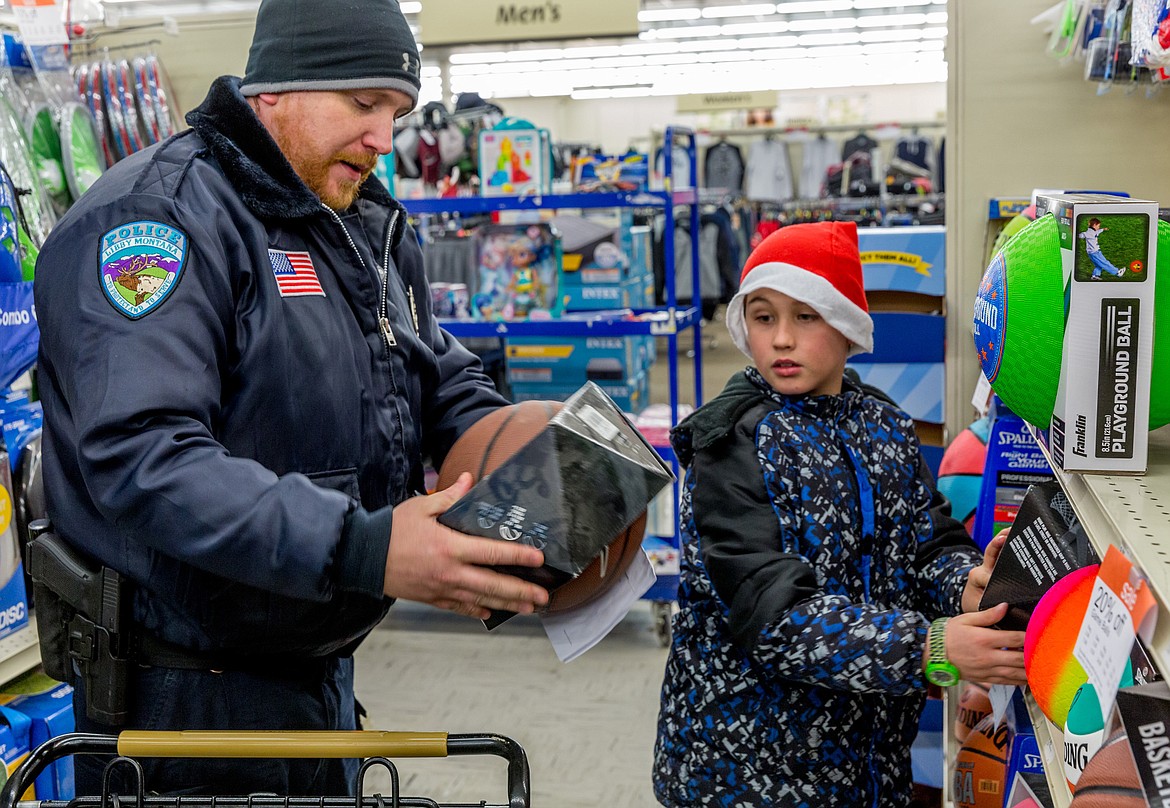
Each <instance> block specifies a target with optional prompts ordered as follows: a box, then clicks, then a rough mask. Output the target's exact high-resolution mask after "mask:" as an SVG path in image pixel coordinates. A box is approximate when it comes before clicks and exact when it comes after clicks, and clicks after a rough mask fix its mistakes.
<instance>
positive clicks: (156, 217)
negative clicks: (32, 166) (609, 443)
mask: <svg viewBox="0 0 1170 808" xmlns="http://www.w3.org/2000/svg"><path fill="white" fill-rule="evenodd" d="M238 88H239V80H238V79H236V78H233V77H223V78H221V79H218V80H217V81H216V82H215V83H214V84H213V85H212V88H211V90H210V92H209V94H208V96H207V99H206V100H205V101H204V102H203V104H202V105H201V106H200V107H199V108H198V109H196V110H194V111H193V112H192V113H191V114H189V115H188V117H187V120H188V123H190V125H191V127H192V129H190V130H187V131H185V132H183V133H180V134H178V135H176V136H174V137H172V138H170V139H168V140H167V141H165V142H163V143H161V144H159V145H158V146H155V147H152V148H149V149H146V150H145V151H142V152H140V153H138V154H135V155H133V156H131V157H129V158H127V159H126V160H123V161H122V162H120V163H118V164H116V165H115V166H113V167H112V168H111V169H110V170H109V171H108V172H107V173H106V174H105V175H104V176H103V177H102V178H101V179H100V180H99V181H98V182H97V183H96V184H95V185H94V186H93V187H92V188H91V189H90V190H89V191H88V192H87V193H86V195H85V196H84V197H83V198H82V199H81V200H79V201H78V203H77V204H76V205H75V206H74V207H73V208H71V209H70V211H69V212H68V213H67V214H66V215H65V216H64V217H63V218H62V219H61V221H60V222H59V223H58V224H57V226H56V227H55V228H54V230H53V232H52V235H51V236H50V238H49V239H48V240H47V241H46V243H45V245H44V248H43V250H42V251H41V254H40V259H39V262H38V265H37V273H36V284H35V293H36V306H37V312H38V315H39V323H40V329H41V347H40V356H39V361H38V366H39V385H40V394H41V397H42V400H43V402H44V410H45V431H44V483H45V491H46V497H47V506H48V511H49V515H50V518H51V519H52V522H53V525H54V528H55V530H56V531H57V532H58V533H59V534H60V535H62V536H63V537H64V538H65V539H66V540H67V541H68V542H70V543H71V544H73V545H75V546H76V547H77V548H79V549H81V550H82V551H84V552H85V553H87V554H89V555H90V556H91V557H93V558H95V559H97V560H100V561H101V562H102V563H104V564H106V565H108V566H110V567H113V568H114V569H117V570H118V571H120V572H122V573H123V574H125V575H127V576H128V577H129V578H130V579H131V581H132V582H133V583H134V596H133V606H134V608H133V611H134V617H135V620H136V621H137V623H138V624H139V625H140V627H141V628H142V629H144V630H145V631H146V632H148V633H150V634H152V635H154V636H156V637H157V638H159V639H161V640H163V641H165V642H169V643H173V644H177V645H180V646H182V647H184V648H187V649H192V650H195V651H203V652H214V653H216V654H221V655H222V654H228V655H236V656H238V657H240V658H246V657H255V656H262V655H286V654H292V655H298V656H304V655H307V656H325V655H330V654H335V653H339V652H348V650H350V649H352V648H353V647H354V646H355V645H356V643H357V642H359V641H360V639H361V638H362V637H364V636H365V635H366V633H368V632H369V631H370V629H371V628H372V627H373V626H374V625H376V624H377V623H378V621H379V620H380V619H381V618H382V617H384V616H385V613H386V610H387V608H388V607H389V605H390V601H389V600H388V599H387V598H385V597H384V596H383V579H384V571H385V563H386V556H387V548H388V546H389V536H390V528H391V523H392V518H393V514H392V508H393V506H394V505H396V504H397V503H400V502H402V501H403V500H404V499H406V498H408V497H410V496H411V495H413V494H415V493H417V492H420V491H422V490H423V487H424V483H423V458H424V457H427V456H429V457H430V458H431V459H432V460H433V462H434V463H436V464H440V463H441V462H442V460H443V458H444V457H445V455H446V453H447V451H448V450H449V449H450V446H451V444H452V443H454V441H455V439H456V438H457V437H458V436H459V435H460V434H461V433H462V432H463V430H465V429H466V428H467V427H468V426H470V425H471V424H472V423H474V422H475V421H476V420H478V419H479V418H480V417H482V416H483V415H484V414H486V413H487V412H490V411H491V410H493V409H495V408H497V407H499V406H502V405H504V404H506V403H507V402H506V401H505V400H504V399H503V398H501V397H500V396H499V394H498V393H497V392H496V391H495V389H494V387H493V385H492V383H491V380H490V379H489V378H488V377H487V376H486V375H485V374H484V373H483V370H482V367H481V365H480V364H479V361H478V359H477V358H476V357H475V356H474V355H473V354H471V353H469V352H468V351H467V350H466V349H464V348H463V347H462V346H460V345H459V344H458V343H457V342H456V341H455V340H454V339H453V338H452V337H451V336H450V335H449V334H448V333H446V332H445V331H444V330H443V329H442V328H440V326H439V325H438V323H437V322H436V320H435V318H434V316H433V314H432V311H431V305H430V299H431V298H430V291H429V288H428V285H427V281H426V278H425V276H424V273H423V261H422V253H421V250H420V248H419V245H418V241H417V238H416V237H415V234H414V232H413V231H412V229H411V228H410V227H409V226H408V224H407V221H406V216H405V212H404V211H403V208H402V206H401V205H399V204H398V203H397V202H396V201H394V200H393V199H392V198H391V197H390V196H389V194H388V193H387V192H386V190H385V188H384V187H383V186H382V185H381V184H380V183H379V182H378V181H377V180H376V179H373V178H371V179H370V180H368V181H367V182H366V183H365V184H364V185H363V187H362V189H361V193H360V195H359V198H358V200H357V201H356V202H355V204H354V206H353V207H352V208H350V209H349V210H347V211H345V212H344V213H343V214H337V213H335V212H333V211H331V210H330V209H328V208H326V207H325V206H324V205H322V203H321V202H320V200H319V199H318V198H317V197H316V196H315V195H314V194H313V193H312V192H311V191H310V190H309V189H308V187H307V186H305V185H304V183H302V182H301V180H300V179H299V178H298V177H297V175H296V174H295V173H294V171H293V169H292V167H291V166H290V164H289V163H288V162H287V160H286V159H285V158H284V156H283V154H282V153H281V152H280V151H279V149H278V147H277V146H276V144H275V142H274V141H273V140H272V139H271V138H270V137H269V135H268V134H267V131H266V130H265V129H264V128H263V126H262V125H261V124H260V122H259V120H258V119H257V118H256V117H255V115H254V114H253V112H252V110H251V108H250V107H249V106H248V105H247V102H246V101H245V100H244V98H243V96H241V95H240V93H239V89H238ZM319 125H321V126H327V125H328V122H326V121H322V122H320V124H319ZM314 276H315V278H314Z"/></svg>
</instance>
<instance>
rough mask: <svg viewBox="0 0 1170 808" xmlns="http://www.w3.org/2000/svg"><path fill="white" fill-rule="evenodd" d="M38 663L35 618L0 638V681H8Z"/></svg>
mask: <svg viewBox="0 0 1170 808" xmlns="http://www.w3.org/2000/svg"><path fill="white" fill-rule="evenodd" d="M39 664H41V649H40V643H39V640H38V637H37V624H36V621H35V620H32V619H30V620H29V622H28V625H27V626H25V627H24V628H21V629H17V630H16V631H14V632H13V633H12V634H9V635H8V636H7V637H4V638H2V639H0V683H3V682H10V681H12V680H13V679H15V678H16V677H17V676H20V675H21V674H22V673H27V672H28V671H30V670H32V669H33V668H35V667H36V666H37V665H39Z"/></svg>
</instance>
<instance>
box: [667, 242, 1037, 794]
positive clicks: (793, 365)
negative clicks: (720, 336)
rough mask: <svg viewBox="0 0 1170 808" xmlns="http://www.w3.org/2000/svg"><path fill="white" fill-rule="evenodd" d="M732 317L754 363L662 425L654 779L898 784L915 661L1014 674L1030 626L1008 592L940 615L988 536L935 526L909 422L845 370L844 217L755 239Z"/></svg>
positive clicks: (688, 786)
mask: <svg viewBox="0 0 1170 808" xmlns="http://www.w3.org/2000/svg"><path fill="white" fill-rule="evenodd" d="M727 327H728V330H729V331H730V332H731V337H732V340H733V341H734V342H735V344H736V346H737V347H739V349H740V350H741V351H743V352H744V353H745V354H747V355H748V356H750V357H751V359H752V362H753V365H754V367H749V368H747V369H746V370H745V371H744V372H743V373H741V374H737V375H736V376H734V377H732V379H731V381H730V382H729V383H728V385H727V387H726V388H725V389H724V391H723V393H722V394H720V395H719V396H718V397H717V398H715V399H714V400H712V401H711V402H709V403H708V404H706V405H705V406H703V407H701V408H700V409H699V410H698V411H696V412H695V413H694V414H693V415H692V416H690V417H689V418H687V419H686V420H685V421H684V422H683V423H682V424H680V425H679V426H678V427H677V428H676V429H675V431H674V434H673V435H672V441H673V444H674V447H675V451H676V452H677V453H678V456H679V460H680V462H682V463H683V465H685V466H687V467H688V473H687V481H686V486H685V490H684V493H683V498H682V503H681V514H680V519H681V524H682V529H683V546H684V550H683V565H682V578H681V588H680V591H679V607H680V612H679V614H678V615H677V617H676V618H675V622H674V640H673V645H672V648H671V653H670V657H669V660H668V663H667V669H666V679H665V682H664V685H663V691H662V707H661V712H660V714H659V727H658V742H657V744H656V747H655V770H654V786H655V793H656V795H657V797H658V799H659V801H660V802H662V803H663V804H664V805H667V806H672V807H674V808H681V806H695V805H718V806H745V805H751V806H785V807H786V808H787V806H806V805H807V806H815V808H831V807H832V806H889V805H906V804H908V803H909V800H910V791H911V782H910V781H911V777H910V744H911V741H912V740H913V738H914V734H915V732H916V731H917V728H918V716H919V713H920V712H921V710H922V705H923V699H924V697H925V692H926V681H927V680H926V677H925V676H924V668H925V669H926V671H927V672H929V673H930V674H931V681H934V682H936V683H940V684H941V683H944V682H946V681H947V680H948V679H950V678H957V677H958V675H962V676H963V677H964V678H968V679H973V680H980V681H993V682H1007V683H1011V684H1022V683H1024V681H1025V680H1024V666H1023V654H1022V652H1021V651H1020V650H1019V649H1020V648H1021V647H1022V646H1023V643H1024V635H1023V633H1022V632H1003V631H997V630H994V629H992V628H991V626H992V625H994V623H995V622H997V621H998V620H999V619H1000V618H1001V617H1002V616H1003V613H1004V610H1005V606H1004V605H1002V604H1001V605H1000V606H997V607H996V608H994V609H989V610H987V611H985V612H977V613H974V614H966V615H963V616H960V617H956V618H953V619H951V620H950V622H949V624H948V623H947V622H946V618H945V617H944V615H949V614H954V613H957V612H959V611H973V610H974V609H975V608H977V604H978V602H979V598H980V596H981V594H982V589H983V587H984V586H986V583H987V578H988V577H989V576H990V572H991V568H992V567H993V566H994V564H995V558H996V557H997V556H998V552H999V547H1001V546H1002V539H1000V540H998V541H996V542H993V544H992V546H991V547H990V548H989V549H988V552H987V555H986V556H985V558H984V560H983V563H982V564H981V563H980V556H979V553H978V551H977V550H976V549H975V548H974V546H973V545H972V544H971V543H970V540H969V539H968V538H967V537H966V535H965V534H964V533H963V532H962V529H961V527H960V528H959V529H958V531H957V532H955V533H947V534H946V535H943V534H944V533H946V532H945V531H940V532H939V534H937V535H936V532H935V531H934V529H933V523H932V513H931V510H930V509H931V506H932V492H931V490H930V489H929V488H928V487H927V484H926V483H925V482H923V479H924V477H923V475H922V472H921V470H920V463H921V462H922V461H921V456H920V453H919V450H918V443H917V440H916V438H915V434H914V427H913V422H912V421H911V420H910V418H909V417H908V416H907V415H906V414H905V413H903V412H901V411H900V410H898V409H897V408H896V407H894V406H892V405H891V404H890V403H889V402H888V401H885V400H882V399H879V398H878V397H876V396H874V395H872V394H869V393H867V392H866V391H865V390H863V389H862V388H861V387H859V386H857V385H855V384H854V383H853V382H852V381H849V380H847V379H846V378H845V377H844V369H845V361H846V359H847V357H848V356H850V355H851V354H854V353H862V352H868V351H871V350H872V348H873V323H872V321H871V320H870V318H869V313H868V308H867V305H866V300H865V292H864V290H863V285H862V271H861V261H860V256H859V254H858V248H857V228H856V225H854V224H852V223H839V222H825V223H819V224H809V225H794V226H790V227H785V228H782V229H781V230H779V231H777V232H776V233H774V234H772V235H771V236H769V237H768V238H767V239H765V240H764V241H763V242H762V243H761V244H760V245H759V247H757V248H756V250H755V251H754V252H753V253H752V255H751V256H750V257H749V259H748V262H747V265H746V266H745V268H744V272H743V277H742V279H741V284H740V289H739V292H738V293H737V294H736V295H735V297H733V298H732V300H731V302H730V303H729V304H728V308H727ZM949 524H956V523H953V522H949ZM936 618H937V619H936ZM932 619H935V622H934V623H933V624H932V623H931V620H932ZM928 634H929V635H930V636H929V638H928ZM931 639H933V640H934V648H933V649H932V650H933V653H931V652H930V651H929V650H928V647H929V642H930V640H931ZM1005 649H1011V650H1005ZM928 662H929V664H928Z"/></svg>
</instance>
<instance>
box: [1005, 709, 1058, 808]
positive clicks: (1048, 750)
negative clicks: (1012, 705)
mask: <svg viewBox="0 0 1170 808" xmlns="http://www.w3.org/2000/svg"><path fill="white" fill-rule="evenodd" d="M1024 703H1025V704H1027V705H1028V717H1029V718H1030V719H1032V729H1034V730H1035V732H1036V745H1037V746H1039V747H1040V757H1041V758H1043V760H1044V779H1045V780H1047V781H1048V790H1049V792H1050V793H1051V794H1052V805H1053V808H1068V806H1069V805H1070V804H1071V803H1072V792H1071V791H1069V788H1068V783H1067V782H1066V781H1065V779H1064V734H1063V733H1062V732H1061V731H1060V730H1059V729H1057V728H1056V726H1055V725H1054V724H1053V723H1052V722H1051V721H1049V720H1048V719H1047V718H1045V717H1044V713H1042V712H1040V705H1038V704H1036V699H1034V698H1032V694H1031V693H1029V692H1028V691H1027V690H1025V691H1024ZM1007 787H1008V788H1010V787H1011V783H1008V784H1007Z"/></svg>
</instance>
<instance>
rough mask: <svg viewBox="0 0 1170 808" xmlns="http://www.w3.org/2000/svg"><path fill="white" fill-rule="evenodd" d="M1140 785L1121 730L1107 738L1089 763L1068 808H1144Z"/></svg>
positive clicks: (1127, 744)
mask: <svg viewBox="0 0 1170 808" xmlns="http://www.w3.org/2000/svg"><path fill="white" fill-rule="evenodd" d="M1146 805H1147V803H1146V800H1145V797H1143V796H1142V783H1141V779H1140V778H1139V777H1138V771H1137V766H1136V765H1135V764H1134V762H1133V754H1132V752H1131V751H1130V748H1129V739H1128V738H1126V735H1125V731H1124V730H1118V731H1117V732H1115V733H1113V734H1112V735H1110V736H1109V737H1108V738H1107V739H1106V740H1105V743H1103V744H1102V745H1101V748H1100V749H1098V750H1097V754H1095V755H1093V757H1092V758H1090V759H1089V762H1088V764H1087V765H1086V766H1085V770H1084V771H1083V772H1082V773H1081V779H1080V782H1078V783H1077V793H1076V794H1075V795H1073V800H1072V805H1071V806H1070V808H1146Z"/></svg>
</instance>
